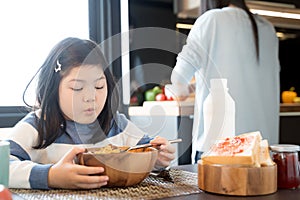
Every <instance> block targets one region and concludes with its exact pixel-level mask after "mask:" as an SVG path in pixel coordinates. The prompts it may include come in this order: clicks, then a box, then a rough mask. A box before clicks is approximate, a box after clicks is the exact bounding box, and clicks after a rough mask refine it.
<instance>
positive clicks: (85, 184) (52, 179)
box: [48, 148, 109, 189]
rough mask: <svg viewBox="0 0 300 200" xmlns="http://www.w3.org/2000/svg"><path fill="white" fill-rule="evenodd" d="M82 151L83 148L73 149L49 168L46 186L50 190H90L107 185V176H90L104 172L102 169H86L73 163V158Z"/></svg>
mask: <svg viewBox="0 0 300 200" xmlns="http://www.w3.org/2000/svg"><path fill="white" fill-rule="evenodd" d="M84 151H85V149H84V148H73V149H72V150H70V151H69V152H68V153H67V154H66V155H65V156H64V157H63V158H62V159H61V160H60V161H59V162H57V163H56V164H54V165H53V166H52V167H51V168H50V170H49V175H48V186H49V187H50V188H64V189H76V188H82V189H92V188H100V187H101V186H104V185H107V181H108V179H109V178H108V176H101V175H93V176H90V175H92V174H99V173H102V172H104V168H102V167H88V166H83V165H78V164H75V163H74V158H75V156H76V155H77V154H79V153H82V152H84Z"/></svg>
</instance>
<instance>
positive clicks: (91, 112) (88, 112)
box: [84, 108, 95, 115]
mask: <svg viewBox="0 0 300 200" xmlns="http://www.w3.org/2000/svg"><path fill="white" fill-rule="evenodd" d="M84 113H86V114H88V115H91V114H94V113H95V109H94V108H88V109H85V110H84Z"/></svg>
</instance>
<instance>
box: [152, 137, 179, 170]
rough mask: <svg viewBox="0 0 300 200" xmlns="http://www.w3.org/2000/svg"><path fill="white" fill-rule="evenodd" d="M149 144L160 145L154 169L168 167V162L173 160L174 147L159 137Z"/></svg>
mask: <svg viewBox="0 0 300 200" xmlns="http://www.w3.org/2000/svg"><path fill="white" fill-rule="evenodd" d="M150 143H151V144H152V145H154V146H156V145H160V148H159V151H158V158H157V160H156V163H155V167H156V168H163V167H167V166H169V165H170V162H171V161H172V160H174V158H175V147H174V146H172V145H171V144H170V143H169V142H168V140H167V139H165V138H163V137H160V136H157V137H155V138H154V139H153V140H151V141H150Z"/></svg>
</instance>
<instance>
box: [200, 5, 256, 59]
mask: <svg viewBox="0 0 300 200" xmlns="http://www.w3.org/2000/svg"><path fill="white" fill-rule="evenodd" d="M230 4H232V5H234V6H236V7H239V8H241V9H243V10H244V11H245V12H246V13H247V14H248V16H249V18H250V21H251V24H252V30H253V38H254V41H255V49H256V57H257V60H259V44H258V28H257V24H256V21H255V19H254V17H253V14H252V13H251V12H250V10H249V8H248V7H247V5H246V3H245V0H201V5H200V8H201V10H200V12H201V13H202V14H203V13H204V12H206V11H208V10H211V9H215V8H224V7H227V6H229V5H230Z"/></svg>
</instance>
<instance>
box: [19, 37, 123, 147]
mask: <svg viewBox="0 0 300 200" xmlns="http://www.w3.org/2000/svg"><path fill="white" fill-rule="evenodd" d="M58 65H61V70H60V71H57V72H56V71H55V69H56V68H58ZM85 65H97V66H99V67H101V68H102V69H103V71H104V74H105V76H106V82H107V92H108V94H107V99H106V102H105V105H104V108H103V110H102V112H101V113H100V115H99V116H98V117H97V119H98V121H99V125H100V127H101V128H102V129H103V132H104V133H105V134H106V135H107V134H108V132H109V130H110V128H111V125H112V124H111V123H112V119H113V114H114V112H115V111H116V110H115V108H116V105H117V99H116V98H117V96H118V95H116V94H114V95H113V94H112V93H113V91H114V92H115V91H116V88H115V82H114V79H113V76H112V74H111V72H110V70H109V68H108V64H107V62H106V60H105V58H104V55H103V53H102V51H101V49H100V48H99V46H98V45H97V44H96V43H94V42H93V41H91V40H82V39H78V38H66V39H64V40H62V41H61V42H59V43H58V44H57V45H56V46H55V47H54V48H53V49H52V50H51V51H50V53H49V55H48V57H47V58H46V60H45V62H44V63H43V65H42V66H41V67H40V69H39V77H38V84H37V88H36V98H37V104H38V105H37V106H36V107H35V108H34V109H40V111H41V112H40V117H36V123H37V131H38V142H37V144H36V145H35V146H34V147H33V148H36V149H41V148H46V147H47V146H49V145H50V144H52V143H53V142H54V141H55V139H57V138H58V137H59V136H60V135H61V134H62V133H63V132H65V130H66V120H65V118H64V115H63V113H62V111H61V109H60V106H59V92H58V90H59V84H60V81H61V79H62V78H63V77H64V76H65V75H66V74H68V73H69V72H70V70H71V69H72V68H74V67H78V66H83V67H84V66H85ZM29 84H30V83H29ZM29 84H28V85H29ZM27 87H28V86H27ZM26 90H27V88H26V89H25V91H24V94H23V96H24V95H25V93H26ZM24 102H25V100H24ZM25 103H26V102H25Z"/></svg>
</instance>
